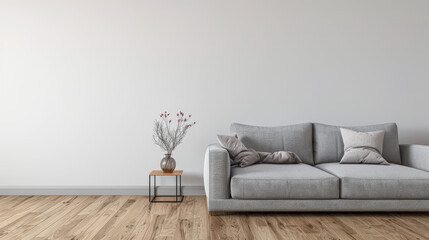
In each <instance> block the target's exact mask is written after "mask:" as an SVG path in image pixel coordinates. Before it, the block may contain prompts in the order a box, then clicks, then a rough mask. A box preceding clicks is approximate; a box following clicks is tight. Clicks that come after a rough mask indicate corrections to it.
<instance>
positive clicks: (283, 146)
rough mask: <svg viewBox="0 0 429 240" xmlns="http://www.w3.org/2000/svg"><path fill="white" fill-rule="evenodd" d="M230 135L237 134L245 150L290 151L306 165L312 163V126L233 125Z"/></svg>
mask: <svg viewBox="0 0 429 240" xmlns="http://www.w3.org/2000/svg"><path fill="white" fill-rule="evenodd" d="M230 134H237V135H238V138H239V139H240V140H241V141H242V142H243V144H244V145H245V146H246V147H247V148H252V149H255V150H256V151H260V152H276V151H290V152H294V153H296V154H297V155H298V156H299V158H300V159H301V160H302V161H303V162H304V163H307V164H311V165H314V162H313V139H312V138H313V134H312V124H311V123H302V124H296V125H289V126H281V127H259V126H250V125H244V124H239V123H233V124H231V127H230Z"/></svg>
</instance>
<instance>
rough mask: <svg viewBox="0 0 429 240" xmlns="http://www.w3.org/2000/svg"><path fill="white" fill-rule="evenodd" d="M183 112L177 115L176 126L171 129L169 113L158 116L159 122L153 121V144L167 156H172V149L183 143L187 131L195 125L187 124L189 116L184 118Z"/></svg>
mask: <svg viewBox="0 0 429 240" xmlns="http://www.w3.org/2000/svg"><path fill="white" fill-rule="evenodd" d="M184 116H185V114H184V113H183V112H179V113H178V114H177V125H176V127H175V128H173V127H172V126H171V125H172V124H171V119H170V113H167V112H164V113H163V114H161V115H160V117H161V120H155V122H154V127H153V132H154V133H153V135H152V138H153V142H154V143H155V144H156V145H158V146H159V147H160V148H161V149H162V150H164V151H165V152H166V153H167V154H172V152H173V151H174V149H175V148H176V147H177V146H178V145H179V144H180V143H182V142H183V139H184V138H185V136H186V133H187V131H188V129H189V128H190V127H192V126H194V125H195V124H196V122H193V123H189V122H190V120H189V119H190V118H191V115H189V116H188V118H185V117H184Z"/></svg>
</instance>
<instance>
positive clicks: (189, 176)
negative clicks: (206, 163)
mask: <svg viewBox="0 0 429 240" xmlns="http://www.w3.org/2000/svg"><path fill="white" fill-rule="evenodd" d="M182 181H183V183H185V184H186V183H202V182H203V176H202V175H201V173H192V172H187V173H186V174H183V177H182Z"/></svg>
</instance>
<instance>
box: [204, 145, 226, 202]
mask: <svg viewBox="0 0 429 240" xmlns="http://www.w3.org/2000/svg"><path fill="white" fill-rule="evenodd" d="M230 173H231V171H230V159H229V153H228V151H226V150H225V149H224V148H222V147H221V146H220V145H218V144H212V145H209V146H208V148H207V150H206V157H205V159H204V187H205V191H206V195H207V198H210V199H226V198H229V197H230V192H229V183H230Z"/></svg>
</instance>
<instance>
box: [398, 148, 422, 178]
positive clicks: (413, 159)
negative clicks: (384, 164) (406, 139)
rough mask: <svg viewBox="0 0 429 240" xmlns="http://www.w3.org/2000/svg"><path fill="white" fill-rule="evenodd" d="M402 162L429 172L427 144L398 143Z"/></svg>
mask: <svg viewBox="0 0 429 240" xmlns="http://www.w3.org/2000/svg"><path fill="white" fill-rule="evenodd" d="M399 147H400V149H401V159H402V164H403V165H405V166H408V167H413V168H417V169H420V170H424V171H428V172H429V146H423V145H409V144H404V145H399Z"/></svg>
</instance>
